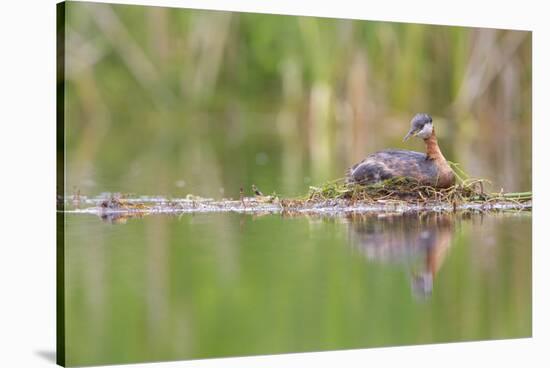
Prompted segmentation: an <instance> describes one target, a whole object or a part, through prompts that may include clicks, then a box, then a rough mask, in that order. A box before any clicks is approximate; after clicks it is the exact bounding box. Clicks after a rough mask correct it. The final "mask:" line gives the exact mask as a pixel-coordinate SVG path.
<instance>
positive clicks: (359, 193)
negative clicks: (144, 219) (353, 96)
mask: <svg viewBox="0 0 550 368" xmlns="http://www.w3.org/2000/svg"><path fill="white" fill-rule="evenodd" d="M254 192H255V193H257V194H256V195H254V196H245V194H244V191H243V190H242V189H241V191H240V193H239V198H238V199H232V198H229V199H227V198H224V199H220V200H215V199H213V198H203V197H200V196H195V195H191V194H189V195H187V196H186V197H185V198H165V197H147V196H141V197H130V196H126V195H121V194H108V193H107V194H103V195H100V196H98V197H95V198H88V197H86V196H83V195H82V194H80V193H79V195H78V196H73V197H69V198H65V200H64V203H63V204H64V209H65V212H69V213H89V214H96V215H99V216H101V217H104V218H106V219H117V218H121V217H124V218H127V217H131V216H140V217H141V216H144V215H149V214H162V213H165V214H184V213H224V212H237V213H250V214H277V213H280V214H286V215H293V214H295V215H300V214H347V213H377V212H380V213H387V212H392V213H410V212H457V211H474V212H490V211H530V210H531V209H532V194H531V192H522V193H502V192H500V193H486V192H484V181H483V180H463V181H461V183H460V184H457V185H454V186H452V187H450V188H446V189H438V188H433V187H430V186H425V185H421V184H419V183H418V182H415V181H414V180H410V179H404V178H398V179H390V180H387V181H385V182H381V183H376V184H372V185H359V184H350V183H346V182H345V181H344V180H343V179H338V180H335V181H331V182H327V183H325V184H323V185H321V186H312V187H310V189H309V192H308V193H307V194H306V195H304V196H302V197H298V198H280V197H279V196H278V195H276V194H273V195H263V194H261V192H260V191H259V190H258V189H257V188H256V187H254Z"/></svg>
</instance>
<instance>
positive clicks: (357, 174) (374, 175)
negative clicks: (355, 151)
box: [346, 114, 455, 188]
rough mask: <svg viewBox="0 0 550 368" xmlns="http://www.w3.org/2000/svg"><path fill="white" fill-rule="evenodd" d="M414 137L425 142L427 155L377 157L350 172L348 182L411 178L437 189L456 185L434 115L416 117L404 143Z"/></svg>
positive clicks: (379, 154) (389, 152)
mask: <svg viewBox="0 0 550 368" xmlns="http://www.w3.org/2000/svg"><path fill="white" fill-rule="evenodd" d="M413 136H415V137H419V138H422V139H423V140H424V143H425V144H426V153H420V152H414V151H405V150H397V149H389V150H384V151H380V152H376V153H373V154H371V155H369V156H367V157H366V158H365V159H364V160H363V161H361V162H359V163H357V164H355V165H353V166H352V167H351V168H349V169H348V172H347V175H346V181H347V182H348V183H358V184H371V183H376V182H379V181H383V180H386V179H390V178H396V177H407V178H412V179H415V180H417V181H418V182H419V183H420V184H424V185H429V186H433V187H436V188H449V187H451V186H452V185H454V183H455V176H454V173H453V170H452V169H451V167H450V166H449V163H448V162H447V160H445V157H443V154H442V153H441V150H440V149H439V146H438V144H437V138H436V136H435V129H434V127H433V123H432V117H431V116H430V115H428V114H416V115H415V116H414V118H413V119H412V120H411V129H410V130H409V132H408V133H407V135H406V136H405V138H404V139H403V141H406V140H407V139H409V138H410V137H413Z"/></svg>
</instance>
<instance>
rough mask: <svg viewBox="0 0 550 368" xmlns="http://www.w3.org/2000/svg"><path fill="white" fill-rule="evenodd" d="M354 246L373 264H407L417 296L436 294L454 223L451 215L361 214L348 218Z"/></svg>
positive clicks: (351, 241)
mask: <svg viewBox="0 0 550 368" xmlns="http://www.w3.org/2000/svg"><path fill="white" fill-rule="evenodd" d="M347 220H348V221H347V222H348V225H349V236H350V244H351V245H352V246H353V247H354V248H356V249H358V250H359V251H360V252H361V253H362V254H363V255H364V256H365V257H366V258H367V259H368V260H369V261H375V262H380V263H398V264H403V265H404V266H405V267H406V268H407V270H408V273H409V275H410V277H411V288H412V293H413V295H414V296H416V297H418V298H419V299H426V298H428V297H429V296H431V294H432V290H433V283H434V279H435V277H436V275H437V273H438V271H439V269H440V268H441V266H442V265H443V263H444V261H445V257H446V256H447V253H448V251H449V248H450V246H451V243H452V242H451V239H452V236H453V230H454V222H453V221H454V220H453V218H452V217H451V216H450V215H447V214H421V215H419V214H395V215H384V216H379V215H378V216H377V215H357V214H353V215H350V216H349V217H348V218H347Z"/></svg>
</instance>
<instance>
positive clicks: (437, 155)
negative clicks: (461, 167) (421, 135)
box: [424, 129, 445, 161]
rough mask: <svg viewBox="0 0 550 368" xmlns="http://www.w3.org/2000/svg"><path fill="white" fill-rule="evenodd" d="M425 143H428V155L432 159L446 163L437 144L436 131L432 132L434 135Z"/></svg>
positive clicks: (425, 140)
mask: <svg viewBox="0 0 550 368" xmlns="http://www.w3.org/2000/svg"><path fill="white" fill-rule="evenodd" d="M424 143H426V155H428V157H429V158H430V159H432V160H438V161H440V160H442V161H445V157H443V154H442V153H441V150H440V149H439V145H438V144H437V138H436V136H435V129H433V130H432V134H431V135H430V136H429V137H428V138H426V139H424Z"/></svg>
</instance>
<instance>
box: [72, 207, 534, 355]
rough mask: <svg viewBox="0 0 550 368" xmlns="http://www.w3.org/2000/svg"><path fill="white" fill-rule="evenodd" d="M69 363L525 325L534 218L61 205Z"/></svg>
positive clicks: (505, 331)
mask: <svg viewBox="0 0 550 368" xmlns="http://www.w3.org/2000/svg"><path fill="white" fill-rule="evenodd" d="M65 240H66V242H65V244H66V246H65V265H66V274H65V279H66V289H65V290H66V328H67V336H66V344H67V364H69V365H87V364H103V363H127V362H137V361H154V360H173V359H191V358H204V357H219V356H236V355H250V354H268V353H283V352H298V351H317V350H325V349H347V348H362V347H375V346H387V345H401V344H420V343H432V342H447V341H463V340H474V339H496V338H511V337H525V336H530V335H531V216H530V214H520V215H489V216H479V215H475V216H472V215H470V216H457V217H451V216H446V215H423V216H385V217H376V216H357V215H354V216H347V217H339V218H330V217H324V218H323V217H297V218H284V217H281V216H275V215H272V216H262V217H253V216H249V215H238V214H231V215H227V214H223V215H222V214H216V215H198V216H192V215H184V216H181V217H176V216H160V215H155V216H147V217H144V218H136V219H118V220H116V221H113V219H111V220H108V221H102V220H101V219H100V218H98V217H95V216H88V215H74V214H68V215H67V216H66V231H65Z"/></svg>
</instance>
